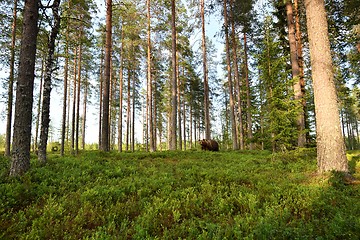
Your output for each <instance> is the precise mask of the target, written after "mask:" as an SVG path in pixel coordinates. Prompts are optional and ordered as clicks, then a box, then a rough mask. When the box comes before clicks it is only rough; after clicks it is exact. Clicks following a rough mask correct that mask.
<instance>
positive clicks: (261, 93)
mask: <svg viewBox="0 0 360 240" xmlns="http://www.w3.org/2000/svg"><path fill="white" fill-rule="evenodd" d="M54 2H57V1H49V2H46V1H42V6H41V7H40V10H39V21H38V26H39V34H38V36H37V53H36V70H35V85H34V86H35V87H34V103H33V113H32V115H33V116H32V140H31V142H32V145H31V146H32V147H31V149H32V150H33V151H35V150H36V149H37V148H38V146H39V141H40V140H39V139H40V132H41V125H42V124H41V116H42V115H43V114H42V112H43V111H44V107H43V106H42V104H43V99H44V97H43V96H44V92H45V94H46V90H47V89H49V86H50V85H49V86H47V87H46V85H44V84H46V83H44V81H45V78H46V75H47V74H49V71H50V73H51V74H50V75H51V76H52V81H51V89H52V91H51V110H50V125H49V133H48V134H49V143H51V144H49V146H50V147H54V146H56V147H58V148H59V149H60V146H61V149H62V150H63V149H64V150H63V151H65V152H66V151H68V152H77V151H78V150H79V149H85V148H87V149H98V148H99V143H100V142H101V137H102V135H104V133H102V129H101V126H102V118H103V117H104V116H103V115H102V114H103V112H104V109H103V106H104V104H103V100H104V99H103V98H104V96H103V94H102V92H103V91H104V87H105V84H104V82H105V78H106V76H105V75H106V66H105V65H106V47H107V45H106V43H105V39H106V32H108V31H106V30H105V29H106V22H105V15H106V4H105V2H102V1H81V0H69V1H61V2H60V1H59V2H60V6H59V9H58V14H59V15H60V19H61V23H60V28H59V33H58V35H57V37H56V41H55V48H54V59H53V65H52V67H51V69H46V64H47V60H48V56H49V54H48V52H49V46H50V45H49V40H50V39H51V37H50V35H51V33H52V30H53V29H54V27H55V25H56V24H55V22H56V18H55V14H54V7H53V5H54ZM14 3H15V4H16V5H15V7H16V8H15V10H16V11H14ZM325 3H326V11H327V16H328V18H327V19H328V26H329V27H328V32H329V37H330V43H331V54H332V59H333V71H334V81H335V85H336V90H337V94H338V99H337V100H338V103H339V108H340V119H341V128H342V133H343V136H344V137H345V142H346V147H347V149H349V150H351V149H358V148H359V146H360V144H359V119H360V115H359V114H360V110H359V108H360V90H359V88H358V84H359V81H360V80H359V79H360V76H359V75H360V64H359V60H360V51H359V50H360V45H359V44H360V43H359V38H360V37H359V36H360V30H359V26H360V25H359V21H360V19H359V16H360V14H359V9H360V7H359V2H358V1H355V0H354V1H340V0H334V1H330V0H327V1H325ZM0 4H1V8H0V9H1V17H0V21H1V24H0V26H1V31H0V34H1V36H0V48H1V53H0V58H1V79H2V81H1V82H2V84H1V96H2V97H1V103H2V106H1V109H2V122H3V123H4V124H3V125H2V127H1V132H2V133H4V134H2V135H1V146H5V145H6V141H8V139H6V137H5V132H6V129H5V125H6V124H5V122H9V110H10V109H11V106H13V104H14V101H13V100H12V98H14V94H13V91H15V86H16V78H17V74H18V72H17V71H18V69H17V67H16V66H17V64H18V61H19V51H20V39H21V33H22V21H23V16H22V9H23V4H24V2H23V1H6V0H4V1H1V3H0ZM224 4H225V5H224ZM226 4H227V5H226ZM289 4H290V7H291V11H292V12H289V8H288V6H289ZM171 9H172V8H171V2H170V1H157V0H154V1H133V0H132V1H121V2H117V1H113V3H112V18H111V22H112V41H111V50H110V51H111V58H110V59H109V62H110V65H109V69H110V70H109V73H108V75H109V79H110V82H109V83H108V84H109V86H108V88H109V95H108V96H107V97H108V98H109V99H108V101H109V104H108V106H109V117H108V119H109V120H108V124H109V128H108V131H107V133H108V137H107V138H108V140H109V143H110V144H109V146H110V148H111V149H115V150H119V151H122V150H131V151H135V150H139V149H144V150H164V149H169V148H170V149H171V148H173V147H172V146H170V145H171V144H172V143H171V137H170V136H172V135H171V134H173V133H172V132H171V131H175V134H176V135H175V136H176V140H175V143H176V146H175V148H176V149H189V148H194V147H195V146H196V143H197V140H199V139H202V138H210V136H211V138H214V139H216V140H217V141H218V142H219V143H220V145H221V149H223V150H224V149H268V150H272V151H274V152H275V151H286V150H290V149H294V148H295V147H298V146H300V147H305V146H315V120H314V119H315V116H314V114H315V113H314V101H313V89H312V82H311V67H310V56H309V44H308V39H307V29H306V21H305V8H304V3H303V1H292V2H291V1H285V2H284V1H251V0H248V1H229V2H223V1H206V2H205V1H200V2H199V1H185V0H183V1H176V5H175V11H176V18H175V26H176V28H175V35H176V53H175V57H176V58H175V59H176V60H175V62H174V58H173V53H174V51H172V47H173V45H172V41H173V39H174V38H173V32H172V16H173V14H172V11H171ZM224 9H227V11H224ZM14 19H15V21H14ZM203 23H205V24H203ZM203 26H204V28H202V27H203ZM291 34H292V35H293V37H294V39H293V38H292V37H291ZM12 40H13V45H12ZM292 40H294V41H295V42H294V41H292ZM294 44H295V45H294ZM292 45H293V46H295V50H294V51H296V55H295V60H296V64H297V70H295V72H294V64H295V62H294V61H293V60H294V58H293V57H294V56H293V55H292V51H293V49H292ZM12 46H13V47H12ZM12 50H13V51H12ZM14 66H15V67H14ZM174 69H175V70H174ZM46 71H48V72H46ZM296 71H297V72H296ZM9 75H10V78H9ZM174 75H175V79H176V83H175V84H172V82H171V81H173V79H174V78H173V76H174ZM174 86H175V88H176V89H175V91H176V93H177V94H176V98H177V99H176V101H175V102H176V103H177V104H176V109H175V107H174V105H173V103H174V102H173V100H174V99H173V94H172V93H173V92H174V89H172V87H174ZM297 88H299V89H300V90H296V89H297ZM49 92H50V91H49ZM9 104H10V105H9ZM172 111H175V115H176V121H175V122H176V125H175V129H174V125H171V124H173V122H174V120H173V119H172V116H174V115H173V112H172ZM301 115H302V118H303V119H302V121H300V123H299V117H300V116H301ZM6 116H8V117H6ZM10 116H11V115H10ZM105 117H106V116H105ZM300 118H301V117H300ZM8 129H10V128H8ZM10 135H11V133H10ZM301 138H302V140H301Z"/></svg>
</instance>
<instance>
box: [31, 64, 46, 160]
mask: <svg viewBox="0 0 360 240" xmlns="http://www.w3.org/2000/svg"><path fill="white" fill-rule="evenodd" d="M44 65H45V59H44V58H42V59H41V74H40V87H39V98H38V101H37V112H36V121H35V137H34V146H33V151H34V152H36V153H37V152H38V148H39V146H38V145H39V144H38V138H39V126H40V117H41V102H42V95H43V81H44V72H45V69H44V68H45V66H44Z"/></svg>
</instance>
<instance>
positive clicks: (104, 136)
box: [101, 0, 112, 152]
mask: <svg viewBox="0 0 360 240" xmlns="http://www.w3.org/2000/svg"><path fill="white" fill-rule="evenodd" d="M111 38H112V0H106V47H105V78H104V84H103V109H102V110H103V116H102V128H101V150H102V151H105V152H108V151H110V142H109V129H110V127H109V115H110V106H109V101H110V96H109V95H110V58H111V48H112V47H111V46H112V40H111Z"/></svg>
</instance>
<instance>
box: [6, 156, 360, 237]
mask: <svg viewBox="0 0 360 240" xmlns="http://www.w3.org/2000/svg"><path fill="white" fill-rule="evenodd" d="M358 154H359V153H358V152H351V153H349V156H352V157H349V160H350V162H351V164H350V166H351V168H352V171H353V174H354V176H356V177H357V178H358V177H359V171H360V170H359V168H360V162H359V161H358ZM33 157H34V159H33V160H32V166H31V170H30V171H29V172H28V173H26V174H25V175H24V176H23V177H21V178H18V179H9V178H8V177H6V170H5V169H6V168H7V167H8V165H9V161H8V160H7V159H5V158H1V161H0V169H1V171H0V177H1V178H0V222H2V224H1V226H0V239H13V238H14V239H22V238H29V237H30V238H32V237H34V238H35V237H37V238H39V239H64V238H66V239H84V238H87V239H112V238H114V237H117V238H121V239H126V238H133V239H146V238H148V239H154V238H162V239H176V238H188V239H214V238H216V239H223V238H232V239H234V238H241V239H243V238H248V239H254V238H255V239H259V238H272V239H288V238H289V237H291V238H297V237H298V238H301V239H314V238H316V237H319V236H321V237H323V238H331V239H334V238H342V239H357V238H358V237H360V220H359V218H358V216H359V215H360V203H359V201H358V196H359V195H360V194H359V193H360V185H352V186H348V185H346V184H345V183H343V182H341V180H340V179H339V178H338V177H337V176H336V174H334V175H331V174H329V176H328V177H323V176H319V175H317V174H314V173H315V172H316V156H315V151H314V150H313V149H299V150H296V151H293V152H290V153H284V154H271V153H269V152H266V151H238V152H234V151H220V152H207V151H206V152H203V151H173V152H170V151H166V152H155V153H145V152H135V153H127V152H126V153H117V152H110V153H105V152H98V151H85V152H81V153H80V154H79V156H77V157H74V156H65V157H60V155H58V154H50V156H49V161H48V163H47V164H46V166H41V165H40V164H38V163H37V161H36V159H35V156H33ZM350 158H351V159H350Z"/></svg>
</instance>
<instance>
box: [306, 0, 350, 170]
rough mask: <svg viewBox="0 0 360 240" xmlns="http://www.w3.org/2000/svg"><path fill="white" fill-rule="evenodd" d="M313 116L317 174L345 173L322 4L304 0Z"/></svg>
mask: <svg viewBox="0 0 360 240" xmlns="http://www.w3.org/2000/svg"><path fill="white" fill-rule="evenodd" d="M305 8H306V19H307V28H308V36H309V44H310V58H311V67H312V79H313V89H314V102H315V114H316V142H317V162H318V171H319V172H320V173H324V172H327V171H331V170H336V171H341V172H348V160H347V158H346V153H345V144H344V139H343V136H342V134H341V127H340V118H339V108H338V104H337V94H336V89H335V84H334V74H333V68H332V59H331V53H330V42H329V36H328V24H327V19H326V11H325V3H324V0H305Z"/></svg>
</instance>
